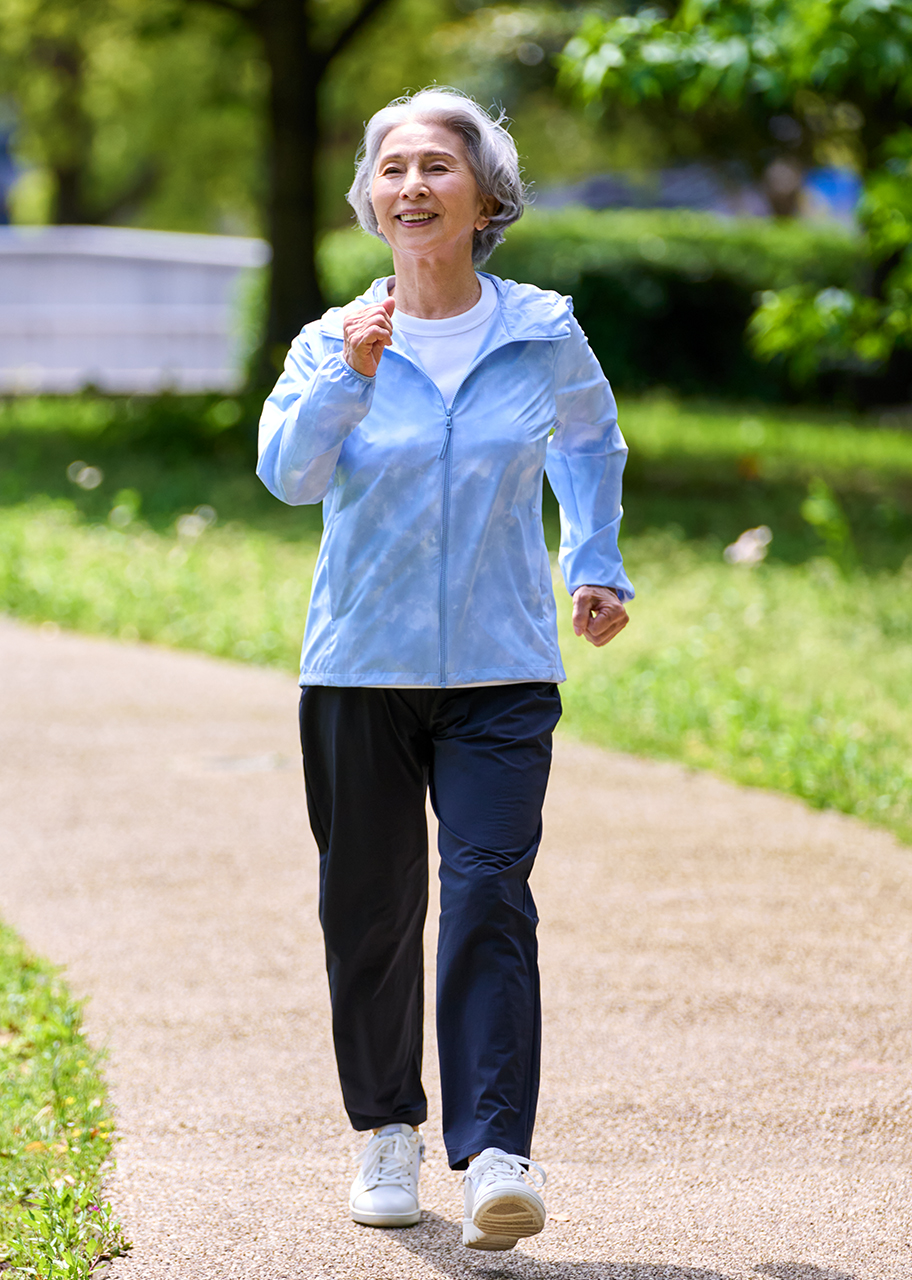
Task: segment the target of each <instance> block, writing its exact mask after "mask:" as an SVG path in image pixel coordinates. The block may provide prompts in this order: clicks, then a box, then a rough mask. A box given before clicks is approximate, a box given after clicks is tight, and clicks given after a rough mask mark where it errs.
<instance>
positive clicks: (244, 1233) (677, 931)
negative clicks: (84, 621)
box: [0, 621, 912, 1280]
mask: <svg viewBox="0 0 912 1280" xmlns="http://www.w3.org/2000/svg"><path fill="white" fill-rule="evenodd" d="M0 671H2V673H3V678H2V681H0V734H2V753H3V768H2V771H0V788H2V791H0V797H2V813H3V820H2V834H0V859H2V862H0V867H2V877H0V915H3V916H4V917H5V918H6V919H7V920H8V921H9V922H10V923H11V924H12V925H14V926H15V927H16V928H18V929H19V930H20V932H21V933H22V934H23V935H24V936H25V937H26V938H27V939H28V941H29V942H30V943H31V944H32V945H33V946H34V947H35V948H36V949H37V950H39V951H40V952H42V953H44V954H45V955H47V956H49V957H51V958H52V959H54V960H55V961H58V962H61V963H64V964H65V965H66V966H67V969H68V973H69V978H70V982H71V984H72V986H73V987H74V988H75V990H76V991H77V992H79V993H82V994H86V995H89V996H90V997H91V999H90V1003H89V1006H88V1026H89V1031H90V1034H91V1035H92V1037H93V1038H94V1041H95V1043H96V1044H106V1045H107V1046H108V1047H109V1050H110V1061H109V1071H108V1075H109V1079H110V1082H111V1086H112V1090H113V1096H114V1100H115V1103H116V1107H117V1113H118V1117H119V1124H120V1128H121V1131H122V1133H123V1141H122V1143H121V1144H120V1147H119V1154H118V1168H117V1173H116V1176H115V1178H114V1180H113V1182H112V1185H111V1192H112V1199H113V1202H114V1204H115V1207H116V1209H117V1211H118V1213H119V1214H120V1216H121V1218H122V1220H123V1222H124V1224H125V1228H126V1231H127V1234H128V1235H129V1236H130V1237H131V1238H132V1240H133V1241H134V1250H133V1254H132V1256H131V1257H130V1258H128V1259H125V1260H122V1261H119V1262H117V1263H116V1264H115V1265H114V1267H113V1268H112V1272H111V1276H112V1280H133V1278H137V1280H138V1278H139V1277H142V1280H159V1278H161V1280H165V1278H167V1280H178V1278H179V1280H203V1278H205V1280H214V1278H215V1277H220V1278H223V1277H224V1278H232V1277H245V1278H246V1277H250V1278H251V1280H252V1278H254V1277H256V1280H286V1278H287V1280H292V1278H294V1280H303V1278H307V1280H310V1278H311V1277H313V1278H315V1280H316V1278H325V1280H348V1278H349V1277H353V1278H357V1280H362V1278H363V1280H400V1278H406V1277H407V1278H408V1280H432V1278H437V1277H454V1278H455V1277H470V1276H477V1277H483V1278H484V1280H495V1278H498V1277H516V1278H517V1280H525V1278H527V1277H528V1278H532V1277H535V1278H536V1280H595V1278H598V1280H761V1278H762V1280H910V1277H912V1248H910V1219H912V1159H910V1157H912V1141H910V1138H912V1087H910V1086H912V983H910V951H912V850H909V849H907V848H904V847H902V846H900V845H899V844H898V843H897V842H896V841H894V840H893V839H892V838H891V837H890V836H889V835H887V834H885V833H883V832H879V831H874V830H871V829H868V828H867V827H865V826H863V825H862V824H860V823H858V822H855V821H853V820H851V819H847V818H844V817H841V816H838V815H833V814H822V813H816V812H812V811H809V810H807V809H805V808H804V807H803V806H802V805H801V804H799V803H797V802H796V801H792V800H789V799H786V798H783V797H780V796H775V795H771V794H768V793H765V792H761V791H752V790H747V789H742V788H738V787H735V786H732V785H730V784H727V783H724V782H721V781H719V780H718V779H716V778H713V777H711V776H708V775H704V774H698V773H693V772H689V771H688V770H686V769H683V768H680V767H677V766H674V765H667V764H656V763H653V762H648V761H643V760H638V759H633V758H631V757H629V756H623V755H613V754H609V753H605V752H601V751H598V750H594V749H592V748H586V747H582V746H579V745H576V744H574V743H572V742H571V741H569V740H567V739H562V740H560V741H559V742H558V744H557V747H556V753H555V763H554V773H553V780H552V785H551V790H550V794H549V799H548V805H547V810H546V817H545V839H544V843H543V845H542V850H541V854H540V858H539V863H538V866H537V868H536V871H535V875H534V880H533V885H534V889H535V893H536V898H537V901H538V905H539V911H540V914H541V917H542V925H541V934H540V936H541V948H542V971H543V984H544V1004H545V1015H544V1016H545V1047H544V1073H543V1086H542V1096H541V1105H540V1110H539V1124H538V1129H537V1132H536V1142H535V1150H534V1153H533V1154H534V1156H535V1158H536V1159H537V1160H539V1161H541V1162H542V1163H543V1164H544V1166H545V1167H546V1169H547V1171H548V1184H547V1187H546V1198H547V1203H548V1209H549V1212H550V1214H551V1218H550V1221H549V1223H548V1226H547V1227H546V1229H545V1231H544V1232H543V1233H542V1235H541V1236H538V1237H536V1238H534V1239H531V1240H528V1241H523V1242H521V1243H520V1245H519V1247H518V1248H517V1249H516V1250H515V1251H514V1252H512V1253H509V1254H484V1253H470V1252H468V1251H466V1250H464V1249H463V1248H462V1246H461V1243H460V1229H459V1226H460V1216H461V1186H460V1182H459V1177H458V1175H456V1174H453V1173H451V1172H450V1171H449V1170H448V1169H447V1167H446V1161H445V1158H444V1154H443V1147H442V1143H441V1141H440V1133H439V1125H438V1123H437V1115H438V1106H437V1076H436V1065H435V1061H434V1059H435V1048H434V1038H433V1027H432V1022H431V1020H430V1017H429V1020H428V1029H427V1040H428V1045H427V1073H426V1074H427V1087H428V1092H429V1096H430V1099H431V1109H432V1111H431V1121H430V1123H429V1125H428V1127H427V1138H428V1161H427V1164H426V1165H425V1172H424V1175H423V1182H422V1186H423V1206H424V1210H425V1212H424V1216H423V1220H422V1222H421V1223H420V1225H418V1226H416V1227H412V1228H408V1229H405V1230H399V1231H378V1230H376V1229H371V1228H367V1227H359V1226H356V1225H355V1224H354V1223H352V1222H350V1221H349V1220H348V1217H347V1192H348V1185H349V1182H350V1180H351V1177H352V1175H353V1166H354V1161H355V1158H356V1156H357V1153H358V1151H359V1150H360V1146H361V1139H360V1138H359V1137H357V1136H356V1135H354V1134H352V1132H351V1131H350V1129H349V1128H348V1126H347V1122H346V1119H345V1116H344V1113H343V1110H342V1107H341V1102H340V1099H339V1094H338V1088H337V1082H336V1078H335V1068H334V1065H333V1060H332V1054H331V1047H330V1041H329V1028H328V998H327V994H326V982H325V974H324V969H323V958H322V951H321V943H320V936H319V930H318V925H317V920H316V903H315V896H316V874H315V851H314V847H313V844H312V841H311V838H310V834H309V831H308V830H307V825H306V819H305V810H304V801H303V787H302V783H301V776H300V765H299V760H298V754H297V744H296V739H295V730H296V714H295V712H296V700H297V691H296V688H295V685H294V682H293V680H292V679H290V678H286V677H284V676H282V675H279V674H276V673H274V672H268V671H262V670H256V669H252V668H248V667H242V666H238V665H233V664H229V663H224V662H216V661H212V660H208V659H205V658H202V657H198V656H195V655H190V654H183V653H173V652H166V651H163V650H159V649H154V648H149V647H144V646H140V645H119V644H116V643H111V642H107V641H100V640H93V639H88V638H85V637H80V636H74V635H68V634H60V633H57V632H55V631H54V629H53V628H46V629H30V628H26V627H23V626H19V625H16V624H14V623H12V622H9V621H0ZM433 942H434V929H433V924H431V926H430V927H429V929H428V961H429V966H432V963H433ZM428 1012H429V1015H430V1013H431V1010H430V1008H429V1010H428Z"/></svg>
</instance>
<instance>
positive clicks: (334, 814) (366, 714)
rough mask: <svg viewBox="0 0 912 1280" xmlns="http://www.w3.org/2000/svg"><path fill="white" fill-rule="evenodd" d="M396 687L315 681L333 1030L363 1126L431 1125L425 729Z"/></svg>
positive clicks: (304, 731)
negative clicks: (425, 1048) (426, 1032)
mask: <svg viewBox="0 0 912 1280" xmlns="http://www.w3.org/2000/svg"><path fill="white" fill-rule="evenodd" d="M414 701H415V700H414V699H413V700H412V701H411V702H409V701H408V700H407V699H405V698H404V697H402V695H401V694H400V693H397V691H395V690H382V689H358V688H328V687H322V686H320V687H310V688H305V689H304V690H303V693H302V697H301V746H302V750H303V753H304V773H305V782H306V789H307V807H308V812H309V815H310V823H311V828H312V830H313V833H314V837H315V839H316V842H317V846H318V848H319V851H320V921H321V924H322V926H323V933H324V938H325V943H326V967H327V972H328V975H329V987H330V997H331V1001H332V1023H333V1041H334V1044H335V1050H336V1062H337V1065H338V1069H339V1079H340V1083H341V1085H342V1096H343V1099H344V1102H345V1108H346V1110H347V1112H348V1115H349V1118H350V1119H351V1122H352V1124H353V1126H354V1127H355V1129H361V1130H364V1129H370V1128H378V1127H379V1126H381V1125H384V1124H390V1123H393V1122H397V1123H402V1124H421V1123H422V1122H423V1121H424V1120H425V1119H426V1117H427V1103H426V1099H425V1094H424V1090H423V1088H422V1085H421V1054H422V1027H423V1003H424V978H423V950H422V932H423V929H424V921H425V916H426V914H427V821H426V817H425V796H426V791H427V771H428V763H427V762H428V751H429V744H428V741H427V734H426V733H424V732H423V731H422V730H421V728H420V725H419V722H418V718H417V716H416V715H415V712H414Z"/></svg>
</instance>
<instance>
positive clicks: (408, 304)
mask: <svg viewBox="0 0 912 1280" xmlns="http://www.w3.org/2000/svg"><path fill="white" fill-rule="evenodd" d="M393 266H394V269H395V272H396V279H395V284H394V289H393V296H394V298H395V299H396V306H397V307H399V308H400V310H402V311H404V312H405V314H406V315H408V316H415V317H416V318H417V319H419V320H445V319H446V318H447V317H448V316H459V315H462V314H463V312H465V311H469V310H470V309H471V308H472V307H474V306H475V304H476V302H477V301H478V299H479V298H480V297H481V286H480V285H479V283H478V277H477V276H476V274H475V268H474V267H473V266H472V260H471V258H469V259H468V260H464V261H462V262H460V263H459V264H454V263H452V262H441V261H438V260H433V259H428V258H400V257H399V255H397V256H396V257H395V258H394V260H393Z"/></svg>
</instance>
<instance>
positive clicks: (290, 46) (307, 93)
mask: <svg viewBox="0 0 912 1280" xmlns="http://www.w3.org/2000/svg"><path fill="white" fill-rule="evenodd" d="M189 2H190V3H199V4H206V5H215V6H217V7H218V8H220V9H223V10H225V11H227V12H229V13H232V14H233V15H234V16H235V17H236V18H237V19H238V20H239V21H241V22H242V23H244V24H245V25H246V26H247V27H248V28H249V29H250V30H251V31H252V32H253V33H254V34H255V35H256V37H257V38H258V40H259V43H260V47H261V50H262V53H263V57H264V60H265V62H266V65H267V67H268V69H269V87H268V93H267V108H266V111H267V120H268V163H267V184H266V185H267V195H266V224H267V236H268V239H269V241H270V243H271V245H272V253H273V258H272V270H271V276H270V287H269V300H268V304H267V314H266V332H265V336H264V345H263V355H262V359H261V362H260V364H261V368H260V370H259V374H260V376H261V378H262V379H263V380H264V381H269V380H271V378H272V377H273V376H274V373H275V369H276V366H277V365H278V366H279V367H281V360H282V359H284V355H285V351H286V350H287V348H288V344H289V343H290V342H291V340H292V338H293V337H294V336H295V334H297V332H298V331H299V329H300V328H301V325H302V324H303V323H304V322H305V321H307V320H312V319H313V318H314V317H315V316H318V315H319V314H320V313H321V312H322V310H323V297H322V293H321V290H320V282H319V279H318V277H317V269H316V256H315V248H316V236H317V156H318V151H319V139H320V124H321V121H320V90H321V86H322V84H323V82H324V80H325V78H326V76H327V74H328V72H329V70H330V67H331V66H332V64H333V62H334V61H335V59H336V58H338V57H339V55H340V54H341V53H342V52H343V51H344V50H345V49H346V48H347V47H348V46H349V45H350V44H351V42H352V40H353V39H354V38H355V36H356V35H357V34H358V33H359V32H360V31H361V30H362V29H363V28H364V27H365V26H366V25H367V23H368V22H369V21H370V19H371V18H372V17H373V16H374V15H375V14H376V13H378V12H379V11H380V10H381V9H382V8H383V7H384V6H385V5H387V4H389V2H390V0H358V2H357V3H356V4H355V5H354V7H349V6H339V5H333V6H330V5H329V4H327V3H325V2H324V3H320V0H189ZM340 8H341V9H342V16H341V18H339V19H336V20H335V21H333V20H332V19H331V18H330V15H334V14H337V13H338V12H339V9H340Z"/></svg>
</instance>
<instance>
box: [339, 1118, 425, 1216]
mask: <svg viewBox="0 0 912 1280" xmlns="http://www.w3.org/2000/svg"><path fill="white" fill-rule="evenodd" d="M423 1159H424V1139H423V1138H422V1136H421V1134H420V1133H418V1132H416V1130H414V1129H413V1128H412V1126H411V1125H410V1124H387V1125H384V1127H383V1128H382V1129H381V1130H380V1132H379V1133H375V1134H374V1135H373V1137H372V1138H371V1140H370V1142H368V1144H367V1146H366V1147H365V1148H364V1155H363V1156H362V1157H361V1168H360V1170H359V1172H358V1176H357V1178H355V1180H354V1182H353V1183H352V1189H351V1197H350V1199H349V1202H348V1203H349V1208H350V1209H351V1216H352V1217H353V1218H354V1220H355V1222H363V1223H364V1225H365V1226H368V1227H411V1226H413V1225H414V1224H415V1223H416V1222H419V1221H420V1220H421V1208H420V1206H419V1204H418V1173H419V1170H420V1167H421V1161H422V1160H423Z"/></svg>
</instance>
